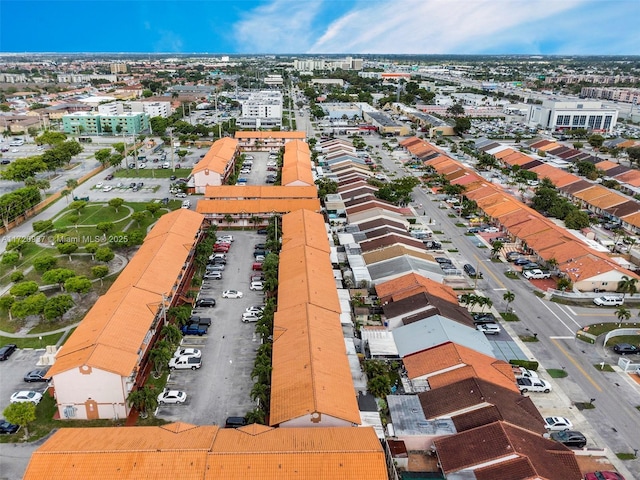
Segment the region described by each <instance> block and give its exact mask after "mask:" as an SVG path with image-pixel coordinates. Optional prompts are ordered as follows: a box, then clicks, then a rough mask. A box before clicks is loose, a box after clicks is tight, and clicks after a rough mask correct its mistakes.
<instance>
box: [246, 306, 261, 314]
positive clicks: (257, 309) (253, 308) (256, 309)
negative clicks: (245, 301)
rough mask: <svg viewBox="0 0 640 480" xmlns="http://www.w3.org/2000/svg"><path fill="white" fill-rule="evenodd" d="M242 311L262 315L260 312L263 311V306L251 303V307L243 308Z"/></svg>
mask: <svg viewBox="0 0 640 480" xmlns="http://www.w3.org/2000/svg"><path fill="white" fill-rule="evenodd" d="M244 311H245V313H255V314H259V315H262V312H264V307H261V306H259V305H253V306H251V307H247V308H245V309H244Z"/></svg>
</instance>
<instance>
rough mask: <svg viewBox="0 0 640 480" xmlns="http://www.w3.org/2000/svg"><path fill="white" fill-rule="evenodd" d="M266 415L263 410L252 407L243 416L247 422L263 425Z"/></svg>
mask: <svg viewBox="0 0 640 480" xmlns="http://www.w3.org/2000/svg"><path fill="white" fill-rule="evenodd" d="M266 417H267V415H266V413H265V411H264V410H262V409H261V408H254V409H253V410H251V411H250V412H247V414H246V415H245V418H246V419H247V423H249V424H250V423H259V424H261V425H264V423H265V420H266Z"/></svg>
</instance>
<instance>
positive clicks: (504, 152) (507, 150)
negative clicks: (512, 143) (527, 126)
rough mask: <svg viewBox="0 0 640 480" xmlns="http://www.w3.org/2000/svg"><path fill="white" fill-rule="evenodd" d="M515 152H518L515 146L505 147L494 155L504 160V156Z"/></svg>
mask: <svg viewBox="0 0 640 480" xmlns="http://www.w3.org/2000/svg"><path fill="white" fill-rule="evenodd" d="M514 153H517V152H516V150H514V149H513V148H505V149H504V150H500V151H499V152H497V153H495V154H494V155H493V156H494V157H496V158H497V159H498V160H502V159H503V158H506V157H508V156H509V155H513V154H514Z"/></svg>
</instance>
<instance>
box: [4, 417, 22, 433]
mask: <svg viewBox="0 0 640 480" xmlns="http://www.w3.org/2000/svg"><path fill="white" fill-rule="evenodd" d="M18 430H20V425H14V424H13V423H9V422H7V421H6V420H0V433H1V434H4V435H12V434H14V433H16V432H17V431H18Z"/></svg>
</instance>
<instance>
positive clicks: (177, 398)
mask: <svg viewBox="0 0 640 480" xmlns="http://www.w3.org/2000/svg"><path fill="white" fill-rule="evenodd" d="M186 400H187V394H186V393H184V392H181V391H180V390H165V391H164V392H162V393H161V394H160V395H158V403H159V404H160V405H162V404H164V403H184V402H185V401H186Z"/></svg>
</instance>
